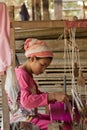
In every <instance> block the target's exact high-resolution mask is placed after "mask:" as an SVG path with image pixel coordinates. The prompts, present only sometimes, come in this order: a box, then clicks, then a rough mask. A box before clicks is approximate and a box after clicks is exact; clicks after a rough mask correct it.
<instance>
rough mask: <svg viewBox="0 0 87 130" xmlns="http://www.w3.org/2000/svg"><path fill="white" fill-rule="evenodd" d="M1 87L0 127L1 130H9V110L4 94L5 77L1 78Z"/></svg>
mask: <svg viewBox="0 0 87 130" xmlns="http://www.w3.org/2000/svg"><path fill="white" fill-rule="evenodd" d="M1 81H2V82H1V86H2V127H3V130H10V123H9V122H10V121H9V109H8V101H7V95H6V93H5V89H4V86H5V75H4V76H1Z"/></svg>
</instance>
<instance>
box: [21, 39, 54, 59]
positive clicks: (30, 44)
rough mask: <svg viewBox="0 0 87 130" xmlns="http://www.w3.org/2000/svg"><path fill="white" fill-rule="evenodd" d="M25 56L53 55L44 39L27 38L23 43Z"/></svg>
mask: <svg viewBox="0 0 87 130" xmlns="http://www.w3.org/2000/svg"><path fill="white" fill-rule="evenodd" d="M24 49H25V56H26V57H32V56H36V57H53V53H52V51H51V50H50V48H49V47H48V46H47V45H46V43H45V42H44V41H41V40H38V39H32V38H29V39H27V40H26V41H25V43H24Z"/></svg>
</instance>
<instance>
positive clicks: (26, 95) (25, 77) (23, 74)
mask: <svg viewBox="0 0 87 130" xmlns="http://www.w3.org/2000/svg"><path fill="white" fill-rule="evenodd" d="M15 71H16V76H17V80H18V83H19V86H20V96H19V101H20V104H21V105H22V106H23V107H24V108H25V109H27V110H28V109H32V108H37V107H40V106H45V105H47V104H48V97H47V93H43V92H41V91H39V89H38V86H37V84H36V82H35V81H34V79H33V76H31V75H30V74H29V72H27V71H26V70H25V69H23V68H20V67H19V68H16V69H15Z"/></svg>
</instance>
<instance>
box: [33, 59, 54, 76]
mask: <svg viewBox="0 0 87 130" xmlns="http://www.w3.org/2000/svg"><path fill="white" fill-rule="evenodd" d="M51 61H52V60H51V59H50V58H42V59H37V58H36V57H34V58H33V60H32V62H31V71H32V73H34V74H36V75H39V74H41V73H43V72H44V71H45V69H46V68H47V67H48V66H49V65H50V63H51Z"/></svg>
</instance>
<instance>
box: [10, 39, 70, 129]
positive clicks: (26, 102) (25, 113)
mask: <svg viewBox="0 0 87 130" xmlns="http://www.w3.org/2000/svg"><path fill="white" fill-rule="evenodd" d="M24 49H25V56H26V57H27V60H26V61H25V63H23V64H22V65H19V66H18V67H16V68H15V72H16V77H17V80H18V83H19V86H20V92H19V93H18V99H17V102H18V104H19V109H18V110H17V111H16V112H15V113H11V114H10V121H11V123H14V122H22V121H24V122H29V123H32V124H33V125H35V126H37V127H38V128H39V129H40V130H47V128H48V124H49V123H50V116H49V115H47V114H40V113H38V112H37V108H38V107H42V106H47V105H49V103H51V102H55V101H61V102H67V101H69V96H68V95H66V94H64V93H62V92H51V93H49V92H41V91H40V90H39V89H38V86H37V84H36V82H35V80H34V78H33V74H35V75H39V74H41V73H43V72H44V71H45V69H46V68H47V67H48V66H49V65H50V63H51V61H52V59H53V53H52V51H51V50H50V49H49V47H48V46H47V45H46V43H45V42H44V41H41V40H38V39H32V38H29V39H27V40H26V41H25V43H24Z"/></svg>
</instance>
